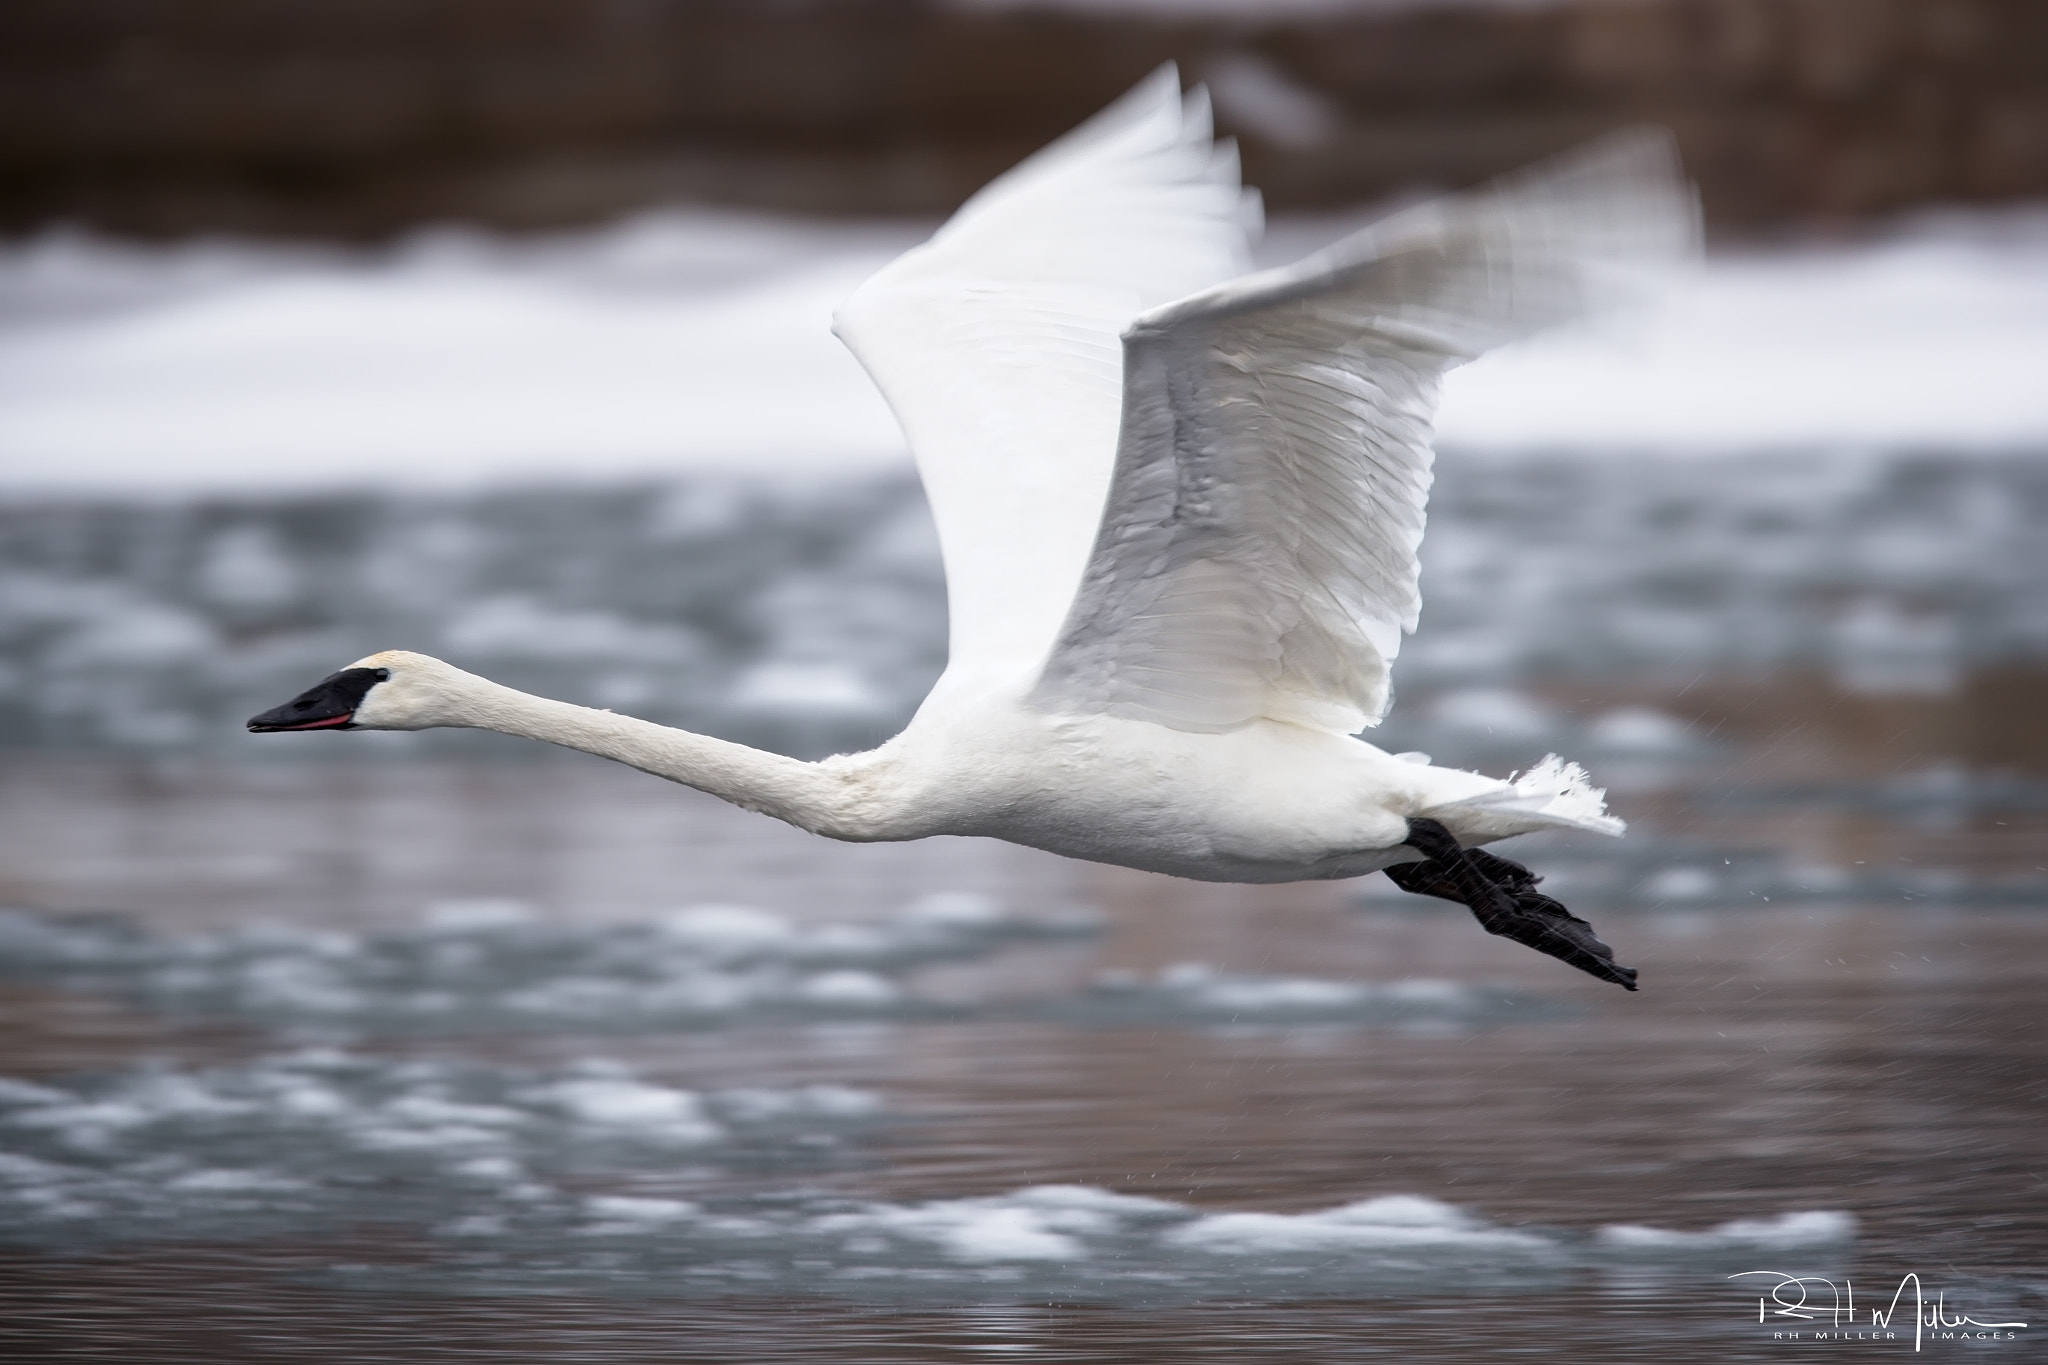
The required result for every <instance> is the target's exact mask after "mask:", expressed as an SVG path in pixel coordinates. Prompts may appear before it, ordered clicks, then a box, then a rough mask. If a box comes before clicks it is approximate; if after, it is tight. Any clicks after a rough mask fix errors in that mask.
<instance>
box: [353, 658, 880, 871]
mask: <svg viewBox="0 0 2048 1365" xmlns="http://www.w3.org/2000/svg"><path fill="white" fill-rule="evenodd" d="M378 657H385V656H373V658H378ZM410 657H411V658H412V659H413V660H417V661H419V662H421V663H426V662H429V661H427V660H425V659H424V657H423V656H418V655H413V656H410ZM366 662H369V661H366ZM431 663H432V664H435V665H438V667H436V668H433V669H432V673H433V674H434V675H435V676H433V677H432V678H431V700H429V699H428V698H427V697H425V696H420V695H418V693H417V692H414V690H413V689H411V688H407V687H406V685H405V682H403V681H401V682H400V688H399V689H397V691H398V695H396V696H394V697H392V699H391V703H390V704H388V705H379V704H378V703H379V702H381V701H382V700H383V699H382V698H379V697H378V696H377V694H376V693H374V692H373V693H372V694H371V697H369V698H366V699H365V700H366V702H367V703H368V704H367V705H366V707H365V708H364V711H363V712H362V713H360V714H359V717H358V718H359V720H360V721H362V722H363V723H365V724H366V727H367V728H404V729H417V728H424V727H427V726H454V727H463V728H470V729H478V730H496V731H498V732H499V733H500V734H507V735H519V736H521V737H523V738H526V739H537V740H540V741H542V742H543V743H547V744H559V745H561V746H562V747H564V748H568V749H579V750H581V751H582V752H584V753H586V754H595V755H597V756H598V757H599V758H609V759H612V760H613V761H615V762H618V763H624V764H626V765H627V766H628V767H633V768H638V769H639V770H640V771H642V772H645V773H652V774H653V775H654V776H656V777H665V778H667V779H668V780H669V781H671V782H680V783H682V784H683V785H684V786H686V787H695V788H696V789H697V790H698V791H701V792H709V793H710V794H711V795H713V796H716V797H718V798H720V799H721V800H725V801H730V802H732V803H733V804H734V805H736V806H743V807H745V808H746V809H748V810H752V811H759V812H760V813H761V814H763V815H772V816H774V817H775V818H776V819H778V820H786V821H788V822H789V823H790V824H792V825H796V826H798V827H799V828H802V829H807V830H810V831H811V832H813V833H816V834H824V835H829V836H830V837H832V838H835V839H855V840H870V839H897V838H905V837H914V836H913V835H911V834H909V833H908V832H907V831H904V832H899V831H898V830H897V829H896V828H895V826H896V825H897V824H899V823H900V820H899V819H897V818H894V817H895V814H896V813H895V812H893V811H892V810H891V807H893V806H896V805H897V804H898V803H896V802H893V801H889V800H887V799H886V793H883V792H881V791H880V790H878V788H879V786H880V784H879V783H878V782H877V781H876V780H875V779H876V778H877V776H878V775H879V774H878V773H877V772H876V765H875V764H874V763H873V762H862V761H859V760H849V759H828V760H826V761H825V762H823V763H805V762H803V761H802V760H800V759H794V758H788V757H785V756H783V755H781V754H771V753H765V752H763V751H762V750H759V749H750V748H748V747H747V746H746V745H744V744H733V743H731V742H729V741H727V740H722V739H713V738H711V737H710V736H709V735H698V734H692V733H690V732H689V731H687V730H676V729H671V728H670V727H668V726H666V725H656V724H654V723H653V722H652V721H645V720H637V719H635V718H634V717H632V716H621V715H615V714H614V713H612V712H610V711H594V710H592V709H590V708H589V707H587V706H572V705H570V704H569V703H568V702H561V701H550V700H548V699H547V698H545V697H535V696H531V695H529V694H527V693H525V692H520V691H516V690H514V689H513V688H510V687H506V686H504V685H502V684H500V683H494V682H492V681H490V680H489V679H488V678H480V677H477V676H476V675H475V674H473V673H465V672H463V671H462V670H460V669H457V668H454V667H452V666H450V665H448V664H444V663H441V662H440V661H439V660H432V661H431ZM394 681H399V680H396V679H394ZM421 681H422V682H425V681H427V679H421ZM387 685H388V684H387ZM379 690H380V691H381V689H379ZM408 692H413V696H410V697H409V696H407V693H408ZM408 703H410V704H408ZM390 707H403V708H404V710H405V711H406V712H410V713H411V714H409V715H406V716H405V718H404V719H400V717H399V715H396V714H394V715H391V716H390V717H389V719H388V720H387V719H384V718H383V717H382V713H384V712H385V711H387V709H389V708H390Z"/></svg>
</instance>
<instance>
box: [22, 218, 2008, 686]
mask: <svg viewBox="0 0 2048 1365" xmlns="http://www.w3.org/2000/svg"><path fill="white" fill-rule="evenodd" d="M1278 226H1279V229H1280V230H1281V231H1282V232H1283V233H1284V232H1286V231H1287V230H1288V229H1287V226H1286V224H1284V223H1283V224H1280V225H1278ZM926 230H927V229H926V228H925V227H924V226H920V225H916V224H893V225H892V224H882V225H872V224H853V225H837V226H834V225H825V224H811V223H803V222H796V221H786V220H775V219H769V218H762V217H747V216H743V215H734V214H716V213H710V212H677V211H671V212H666V213H659V214H650V215H644V216H642V217H639V218H635V219H632V220H629V221H627V222H624V223H621V224H619V225H616V226H614V227H611V228H607V229H602V230H595V231H590V232H586V233H583V234H576V235H569V236H564V237H560V238H555V239H548V240H546V241H543V242H540V243H537V244H536V243H515V242H511V241H506V240H499V239H494V238H491V237H488V236H485V235H482V234H467V235H463V234H453V233H447V232H443V233H441V234H438V235H434V234H429V235H426V236H423V237H422V238H420V239H417V240H415V241H413V242H411V243H408V244H404V245H402V246H400V247H398V248H395V249H392V250H389V251H386V252H383V253H355V254H350V253H344V252H339V251H326V252H317V251H300V252H286V251H283V250H281V249H278V248H272V247H264V246H258V245H253V244H236V243H202V244H198V245H193V246H186V247H175V248H142V247H135V246H129V245H124V244H119V243H112V242H106V241H102V240H100V239H97V238H92V237H85V236H81V235H78V234H76V233H50V234H45V235H44V236H42V237H38V238H32V239H29V240H27V241H25V242H21V243H18V244H16V245H14V246H12V247H8V248H4V249H0V301H4V302H8V303H11V304H12V305H13V307H12V309H11V312H12V317H11V319H10V320H9V321H6V322H4V323H0V489H12V490H16V491H20V490H27V489H80V488H83V489H100V490H107V489H200V488H215V489H218V488H229V489H235V490H240V491H252V490H253V491H269V490H278V489H291V488H307V487H324V488H335V487H350V486H356V485H360V484H363V483H379V484H397V485H403V486H419V485H445V484H449V483H474V482H478V481H501V480H508V479H512V480H520V479H543V478H547V479H556V478H581V477H590V478H604V477H618V476H623V475H641V474H650V473H674V472H678V471H683V470H695V469H707V468H713V469H745V470H748V471H752V472H755V473H760V472H763V471H783V472H786V473H792V474H802V473H812V474H814V473H817V472H819V471H826V470H830V471H872V470H877V469H889V468H898V467H901V465H902V463H903V453H902V441H901V438H900V436H899V434H898V432H897V428H896V426H895V423H894V420H893V418H892V417H891V416H890V414H889V412H888V409H887V407H886V406H885V405H884V404H883V402H882V400H881V398H880V396H879V395H878V394H877V393H876V392H875V391H874V389H873V387H872V385H870V384H869V383H868V381H867V379H866V377H865V375H864V374H863V373H862V372H861V370H860V367H859V366H858V364H857V363H856V362H855V361H854V360H853V358H852V357H851V356H850V355H849V354H848V353H846V352H845V350H844V349H843V348H841V347H840V346H839V344H838V343H837V342H836V341H835V340H834V339H833V337H832V336H831V334H830V331H829V319H830V315H831V311H832V309H833V307H834V306H835V305H836V304H837V303H838V301H839V300H840V299H841V298H843V297H844V296H845V295H846V294H847V293H848V292H849V291H850V290H851V289H852V288H853V287H854V286H855V285H857V284H858V283H859V282H860V281H861V280H862V279H863V278H865V277H866V275H867V274H868V273H869V272H871V271H872V270H874V269H875V268H877V267H878V266H880V265H881V264H883V263H884V262H885V261H887V260H888V259H890V258H891V257H892V256H893V255H894V254H895V253H896V252H897V251H899V250H901V249H902V248H904V247H906V246H908V245H910V244H912V243H913V242H914V241H916V240H917V239H918V237H919V236H920V235H921V234H922V233H923V232H924V231H926ZM1297 231H1298V230H1297ZM1290 240H1291V238H1290ZM2044 358H2048V217H2044V216H2042V215H2040V214H2031V215H2030V214H2025V213H2020V214H2008V215H2004V216H1988V217H1985V218H1981V219H1967V218H1951V219H1946V220H1942V221H1939V222H1930V223H1926V224H1922V225H1920V226H1919V227H1917V228H1915V229H1914V230H1912V231H1910V232H1907V233H1904V234H1903V235H1900V236H1898V237H1896V238H1894V239H1891V240H1887V241H1883V242H1878V243H1875V244H1868V245H1862V246H1854V247H1849V246H1843V247H1835V248H1826V249H1823V248H1801V249H1785V250H1779V251H1774V252H1763V251H1756V252H1748V253H1740V254H1731V255H1727V256H1722V257H1719V258H1716V259H1714V260H1712V261H1710V263H1709V264H1708V265H1707V266H1706V267H1705V269H1704V271H1703V273H1702V274H1701V276H1700V278H1699V279H1698V280H1697V281H1696V283H1695V284H1694V285H1693V286H1692V287H1691V288H1690V289H1688V290H1684V291H1681V293H1680V294H1679V296H1677V297H1676V298H1674V299H1673V300H1672V301H1671V302H1670V304H1669V306H1667V307H1665V308H1664V309H1662V310H1661V311H1659V312H1657V313H1655V314H1654V315H1651V316H1648V317H1644V318H1638V319H1636V320H1634V321H1633V323H1631V324H1629V325H1625V326H1619V327H1606V328H1600V329H1593V330H1588V331H1585V332H1581V333H1577V334H1572V335H1565V336H1557V337H1551V338H1546V339H1542V340H1539V341H1537V342H1532V343H1529V344H1526V345H1524V346H1522V347H1519V348H1514V349H1512V350H1511V351H1509V352H1505V353H1502V354H1499V355H1496V356H1492V357H1489V358H1487V359H1486V360H1484V361H1482V362H1480V363H1478V364H1476V365H1474V366H1471V367H1468V368H1467V369H1465V370H1462V371H1459V372H1457V373H1455V374H1454V375H1453V376H1452V377H1451V379H1450V381H1449V383H1448V385H1447V387H1446V391H1445V397H1444V405H1443V410H1442V414H1441V421H1440V424H1439V431H1440V435H1441V438H1442V440H1443V441H1444V443H1446V444H1447V445H1451V446H1456V447H1460V448H1465V449H1470V450H1474V451H1482V452H1505V453H1515V452H1537V451H1545V450H1554V449H1559V448H1571V449H1575V450H1581V451H1584V450H1594V449H1611V450H1630V451H1636V450H1640V451H1643V452H1649V453H1658V454H1670V455H1691V456H1697V455H1711V454H1719V453H1735V452H1747V451H1753V450H1755V449H1758V448H1760V447H1761V448H1777V447H1792V446H1816V445H1817V446H1825V447H1837V446H1851V447H1853V446H1861V445H1874V446H1879V447H1883V448H1899V447H1914V446H1932V447H1936V448H1941V449H1964V450H2004V449H2010V448H2013V447H2024V446H2030V445H2038V444H2040V443H2042V442H2043V441H2044V440H2048V388H2044V386H2043V385H2041V384H2040V383H2039V374H2040V372H2041V369H2042V363H2043V360H2044ZM268 548H269V547H266V546H263V545H260V544H257V543H255V542H253V541H251V542H247V543H237V544H233V545H228V546H224V547H223V548H222V551H221V553H222V555H223V560H222V562H221V564H220V565H219V566H218V569H217V575H216V576H217V577H218V578H219V580H220V583H221V584H222V586H223V590H224V591H226V592H227V593H228V595H229V596H232V595H233V594H234V592H235V589H234V587H233V583H234V582H238V581H241V580H244V579H247V578H249V577H250V575H249V573H248V572H247V570H248V569H249V567H250V566H252V565H258V564H260V563H262V562H263V560H264V556H265V553H266V551H267V549H268ZM517 609H518V607H517V604H516V603H515V604H513V605H512V606H508V607H502V608H500V610H501V611H510V610H517ZM487 624H488V623H485V624H480V625H479V627H478V628H479V629H484V628H487ZM578 628H580V629H587V630H598V631H602V630H604V629H605V626H604V624H603V623H602V622H591V623H586V624H585V625H583V626H580V627H578ZM166 638H168V637H166ZM761 686H762V688H763V690H764V692H766V693H768V694H770V695H775V694H776V693H775V688H773V687H770V686H769V685H768V683H767V682H765V681H764V682H763V683H762V684H761ZM848 696H849V697H850V698H851V697H852V696H853V693H852V692H849V693H848ZM847 704H852V702H851V701H849V702H848V703H847Z"/></svg>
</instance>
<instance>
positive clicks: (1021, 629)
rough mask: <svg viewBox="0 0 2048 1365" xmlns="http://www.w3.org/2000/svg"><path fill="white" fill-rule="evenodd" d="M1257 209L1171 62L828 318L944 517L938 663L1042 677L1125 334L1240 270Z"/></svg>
mask: <svg viewBox="0 0 2048 1365" xmlns="http://www.w3.org/2000/svg"><path fill="white" fill-rule="evenodd" d="M1255 224H1256V205H1255V202H1254V201H1248V200H1247V198H1246V196H1245V192H1244V191H1243V190H1242V188H1241V187H1240V186H1239V183H1238V169H1237V157H1236V152H1235V150H1234V149H1233V148H1231V147H1229V146H1227V145H1225V146H1221V147H1219V146H1217V145H1216V144H1214V143H1213V142H1212V141H1211V128H1210V118H1209V107H1208V103H1207V100H1206V98H1205V97H1204V96H1203V95H1202V94H1201V93H1200V92H1199V91H1197V92H1196V93H1195V94H1193V95H1190V96H1188V97H1186V98H1183V97H1182V95H1181V92H1180V78H1179V76H1178V74H1177V73H1176V72H1175V70H1174V69H1173V67H1171V66H1170V65H1169V66H1166V67H1162V68H1161V69H1160V70H1159V71H1157V72H1155V73H1154V74H1153V75H1152V76H1151V77H1150V78H1148V79H1147V80H1146V81H1145V82H1143V83H1142V84H1140V85H1139V86H1138V87H1137V88H1136V89H1134V90H1133V91H1131V92H1130V94H1128V95H1126V96H1125V97H1124V98H1123V99H1122V100H1120V101H1118V102H1117V103H1116V104H1114V105H1112V106H1111V107H1110V108H1109V109H1107V110H1105V111H1104V112H1103V113H1101V114H1100V115H1098V116H1097V117H1096V118H1094V119H1092V120H1091V121H1089V122H1088V123H1086V124H1084V125H1083V126H1082V127H1081V128H1079V129H1077V130H1076V131H1075V132H1073V133H1071V134H1069V135H1068V136H1067V137H1065V138H1063V139H1061V140H1060V141H1059V142H1056V143H1054V144H1053V145H1051V146H1050V147H1047V148H1046V149H1045V150H1044V151H1041V152H1039V153H1038V154H1037V155H1035V156H1033V157H1031V158H1030V159H1029V160H1027V161H1025V162H1023V163H1022V164H1021V165H1019V166H1017V167H1016V169H1014V170H1012V171H1010V172H1009V173H1008V174H1006V175H1004V176H1002V177H1000V178H998V179H997V180H995V181H993V182H991V183H990V184H989V185H988V186H987V187H986V188H984V189H983V190H981V191H980V192H979V193H978V194H976V195H975V196H974V197H973V198H972V199H970V200H969V201H968V202H967V203H966V204H965V205H964V206H963V207H962V208H961V209H960V211H959V212H958V213H957V214H955V215H954V217H953V218H952V219H951V220H950V221H949V222H947V223H946V225H945V226H944V227H942V228H940V229H939V231H938V233H937V234H936V235H935V236H934V237H933V238H932V239H931V241H929V242H927V243H926V244H925V245H923V246H921V247H918V248H916V249H915V250H912V251H910V252H908V253H906V254H905V255H903V256H902V257H900V258H898V259H897V260H896V261H894V262H892V263H891V264H890V265H888V266H887V267H885V268H884V269H883V270H881V271H880V272H879V273H877V274H876V275H875V276H874V277H873V278H872V279H870V280H869V281H868V282H867V283H866V284H864V285H862V286H861V288H860V289H859V290H858V291H856V292H855V293H854V295H853V297H852V298H850V299H848V300H847V301H846V303H845V304H843V305H842V306H841V307H840V309H839V312H838V314H837V316H836V318H835V330H837V332H838V333H839V335H840V337H841V338H842V339H843V340H844V341H845V342H846V343H847V345H848V346H850V347H851V348H852V349H853V352H854V354H855V355H856V356H858V357H859V358H860V361H861V363H862V364H863V365H865V366H866V367H867V370H868V373H869V374H870V375H872V376H873V378H874V380H875V382H876V384H877V385H878V386H879V387H880V388H881V390H882V392H883V394H884V396H886V397H887V398H888V400H889V404H890V406H891V407H892V408H893V409H894V410H895V413H896V416H897V420H898V421H899V422H900V423H901V424H902V426H903V429H904V433H905V435H906V436H907V437H908V438H909V441H910V446H911V450H912V452H913V453H914V454H915V455H916V457H917V462H918V469H919V472H920V474H921V475H922V477H923V479H924V483H925V490H926V493H927V494H928V496H929V497H930V499H931V503H932V510H933V513H934V516H935V518H936V520H937V522H938V528H939V539H940V544H941V548H942V551H943V553H944V556H945V562H946V588H947V596H948V601H949V615H950V618H951V656H952V657H951V662H950V663H949V666H948V667H949V671H953V672H955V673H959V672H970V673H989V672H994V673H1002V674H1010V675H1014V676H1016V677H1019V678H1022V679H1025V680H1027V681H1028V680H1029V678H1030V677H1032V676H1033V675H1034V674H1035V672H1036V670H1037V669H1038V667H1039V665H1040V664H1041V663H1042V662H1043V660H1044V658H1045V655H1046V652H1047V650H1048V649H1049V648H1050V647H1051V645H1052V641H1053V638H1054V636H1055V635H1056V633H1057V632H1058V630H1059V625H1060V622H1061V620H1062V618H1063V617H1064V616H1065V614H1066V611H1067V609H1068V607H1069V605H1070V604H1071V603H1072V601H1073V596H1074V592H1075V590H1076V589H1077V588H1078V587H1079V585H1080V581H1081V574H1082V571H1083V569H1084V568H1085V567H1086V564H1087V561H1088V552H1089V547H1090V545H1091V544H1092V543H1093V540H1094V536H1095V530H1096V527H1097V526H1098V525H1099V524H1100V521H1101V515H1102V507H1103V501H1104V498H1105V495H1106V494H1107V491H1108V488H1109V478H1110V471H1111V468H1112V466H1113V464H1114V462H1115V455H1116V438H1117V422H1118V417H1117V414H1118V410H1119V407H1120V404H1121V391H1120V382H1119V381H1120V377H1121V374H1122V369H1123V353H1122V347H1121V345H1120V343H1119V339H1118V338H1119V336H1120V335H1121V333H1122V332H1123V330H1124V329H1125V328H1126V327H1127V326H1128V325H1129V324H1130V322H1131V320H1132V319H1133V318H1135V317H1137V316H1138V315H1139V314H1140V313H1142V312H1144V311H1145V310H1147V309H1149V308H1154V307H1157V306H1158V305H1159V304H1161V303H1164V302H1166V301H1168V300H1170V299H1175V298H1180V297H1183V296H1184V295H1187V294H1189V293H1192V292H1194V291H1196V290H1199V289H1203V288H1206V287H1208V286H1209V285H1212V284H1215V283H1216V282H1217V281H1219V280H1225V279H1229V278H1231V277H1233V276H1235V275H1238V274H1241V273H1242V272H1243V271H1244V269H1245V268H1246V263H1247V261H1248V252H1249V248H1248V244H1247V240H1246V237H1247V232H1248V231H1250V230H1253V228H1254V227H1255Z"/></svg>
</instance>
